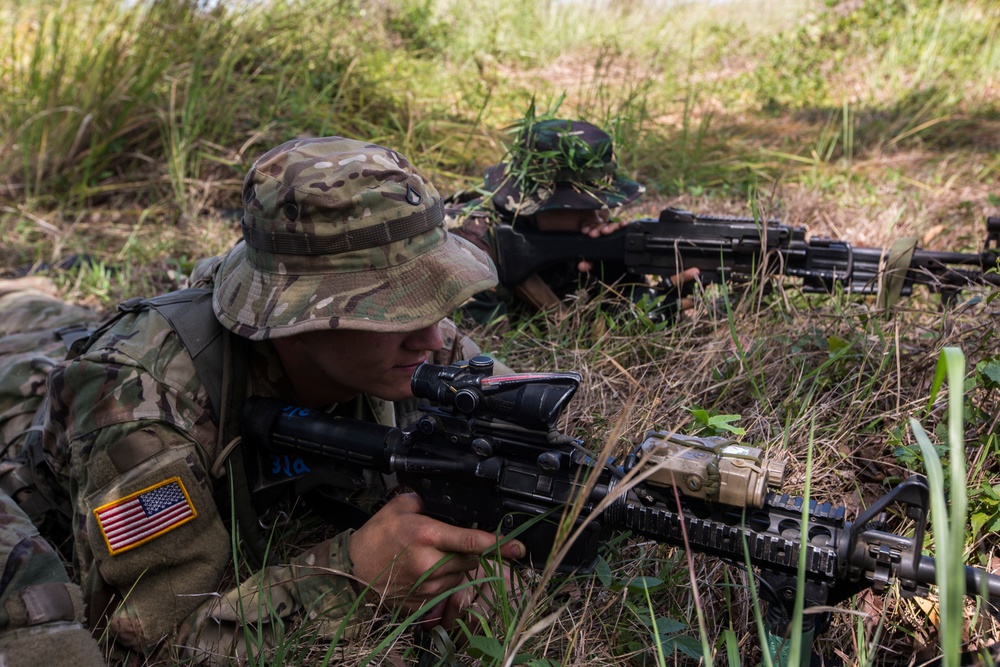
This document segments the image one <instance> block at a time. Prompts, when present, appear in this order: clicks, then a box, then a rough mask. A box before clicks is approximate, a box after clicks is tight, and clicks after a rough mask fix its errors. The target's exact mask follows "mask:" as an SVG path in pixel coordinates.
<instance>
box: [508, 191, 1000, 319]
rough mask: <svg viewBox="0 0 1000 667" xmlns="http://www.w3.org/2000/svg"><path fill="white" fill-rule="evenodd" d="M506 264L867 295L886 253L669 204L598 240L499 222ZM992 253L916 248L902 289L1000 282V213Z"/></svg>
mask: <svg viewBox="0 0 1000 667" xmlns="http://www.w3.org/2000/svg"><path fill="white" fill-rule="evenodd" d="M493 233H494V235H495V240H496V250H497V251H496V255H497V272H498V273H499V277H500V282H501V283H502V284H504V285H517V284H519V283H521V282H522V281H524V280H525V279H526V278H528V277H529V276H530V275H532V274H533V273H535V272H536V271H539V270H540V269H543V268H545V267H547V266H551V265H556V264H564V263H566V262H575V261H577V260H580V259H586V260H588V261H591V262H604V261H609V262H618V263H620V262H622V261H624V263H625V266H626V268H627V269H628V270H629V271H630V272H631V273H633V274H636V275H656V276H660V277H663V278H669V277H670V276H673V275H675V274H677V273H680V272H681V271H683V270H685V269H690V268H693V267H697V268H698V269H700V270H701V282H702V283H703V284H711V283H725V282H734V283H739V282H746V281H748V280H750V279H751V278H753V277H754V276H756V275H760V274H761V273H763V274H765V275H774V274H780V275H785V276H790V277H795V278H801V279H802V289H803V291H805V292H821V293H829V292H830V291H831V290H832V289H833V287H834V285H840V286H842V287H843V288H844V289H845V290H847V291H849V292H853V293H858V294H875V293H877V292H878V289H879V285H880V282H881V281H880V277H882V276H883V266H884V263H885V260H886V258H887V255H888V253H887V251H886V250H883V249H881V248H862V247H854V246H852V245H851V244H850V243H848V242H847V241H842V240H835V239H827V238H812V239H809V240H806V230H805V228H803V227H789V226H787V225H783V224H781V223H780V222H778V221H775V220H771V221H767V222H766V223H759V222H757V221H755V220H753V219H752V218H727V217H711V216H700V215H695V214H693V213H689V212H687V211H680V210H677V209H669V208H668V209H664V210H663V211H662V212H661V213H660V217H659V219H658V220H653V219H642V220H637V221H635V222H632V223H629V224H628V225H626V226H625V227H624V228H623V229H620V230H618V231H617V232H615V233H613V234H609V235H607V236H604V237H601V238H597V239H592V238H590V237H587V236H584V235H582V234H575V233H552V232H545V233H541V232H538V231H537V230H533V229H530V228H528V227H526V226H525V225H520V226H517V227H516V228H515V227H511V226H509V225H497V226H496V227H495V228H494V229H493ZM986 233H987V235H986V241H985V244H984V247H983V251H982V252H980V253H975V254H964V253H959V252H934V251H928V250H921V249H919V248H915V249H914V251H913V254H912V257H911V258H910V260H909V262H908V264H907V265H906V266H904V267H894V268H893V271H898V272H899V273H902V269H903V268H905V269H906V270H905V274H902V275H901V276H900V278H902V287H901V292H900V294H901V295H908V294H910V293H911V292H912V290H913V286H914V285H926V286H927V287H928V288H930V289H932V290H940V291H941V292H942V295H943V296H945V298H946V299H950V298H953V297H954V295H955V294H957V292H958V291H960V290H961V289H962V288H963V287H967V286H968V285H970V284H982V283H989V284H991V285H1000V275H997V273H996V272H995V271H993V272H990V269H996V266H997V258H998V248H1000V217H989V218H987V219H986Z"/></svg>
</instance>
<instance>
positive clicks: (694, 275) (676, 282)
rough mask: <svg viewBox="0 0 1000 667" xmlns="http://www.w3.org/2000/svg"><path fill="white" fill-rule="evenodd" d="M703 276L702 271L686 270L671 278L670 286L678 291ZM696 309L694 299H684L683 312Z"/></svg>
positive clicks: (682, 300)
mask: <svg viewBox="0 0 1000 667" xmlns="http://www.w3.org/2000/svg"><path fill="white" fill-rule="evenodd" d="M700 275H701V271H700V270H698V269H696V268H695V269H686V270H684V271H682V272H681V273H678V274H675V275H672V276H670V284H671V285H673V286H674V287H675V288H677V289H681V288H682V287H683V286H684V284H685V283H689V282H691V281H693V280H698V276H700ZM691 308H694V299H688V298H683V299H681V310H682V311H684V310H690V309H691Z"/></svg>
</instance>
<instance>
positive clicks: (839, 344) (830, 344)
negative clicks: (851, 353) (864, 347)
mask: <svg viewBox="0 0 1000 667" xmlns="http://www.w3.org/2000/svg"><path fill="white" fill-rule="evenodd" d="M850 346H851V344H850V343H849V342H848V341H846V340H844V339H843V338H841V337H840V336H828V337H827V339H826V347H827V349H828V350H830V352H837V351H839V350H843V349H844V348H845V347H850Z"/></svg>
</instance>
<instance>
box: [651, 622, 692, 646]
mask: <svg viewBox="0 0 1000 667" xmlns="http://www.w3.org/2000/svg"><path fill="white" fill-rule="evenodd" d="M685 630H687V623H682V622H681V621H678V620H677V619H675V618H670V617H668V616H661V617H660V618H657V619H656V631H657V632H658V633H659V635H660V641H666V640H667V639H669V638H670V635H676V634H677V633H678V632H684V631H685Z"/></svg>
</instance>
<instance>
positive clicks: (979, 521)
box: [969, 512, 990, 535]
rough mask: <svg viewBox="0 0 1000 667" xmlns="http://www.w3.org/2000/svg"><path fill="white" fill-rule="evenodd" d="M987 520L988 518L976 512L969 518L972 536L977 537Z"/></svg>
mask: <svg viewBox="0 0 1000 667" xmlns="http://www.w3.org/2000/svg"><path fill="white" fill-rule="evenodd" d="M989 520H990V516H989V515H988V514H985V513H983V512H976V513H975V514H973V515H972V516H971V517H969V523H970V524H971V525H972V534H973V535H978V534H979V531H980V530H981V529H982V527H983V526H985V525H986V522H987V521H989Z"/></svg>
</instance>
